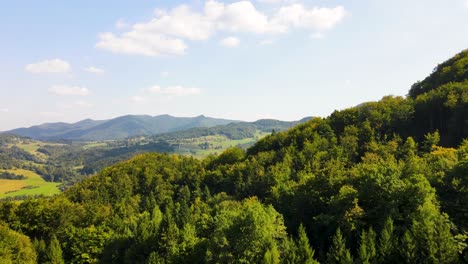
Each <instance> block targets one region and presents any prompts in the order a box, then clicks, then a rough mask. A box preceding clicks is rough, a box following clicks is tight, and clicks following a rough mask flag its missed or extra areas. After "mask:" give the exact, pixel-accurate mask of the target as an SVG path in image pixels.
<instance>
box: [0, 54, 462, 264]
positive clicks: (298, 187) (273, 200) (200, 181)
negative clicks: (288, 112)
mask: <svg viewBox="0 0 468 264" xmlns="http://www.w3.org/2000/svg"><path fill="white" fill-rule="evenodd" d="M457 56H458V57H456V58H461V59H463V58H466V56H467V53H466V52H464V53H461V54H459V55H457ZM461 69H462V70H461V71H466V70H467V69H466V67H462V68H461ZM438 71H444V70H443V68H440V67H439V68H438V69H437V70H436V71H435V72H434V73H433V75H434V74H438ZM454 74H455V73H454ZM456 74H457V75H456V76H453V82H451V81H450V80H449V79H447V80H448V81H447V82H446V81H444V82H443V83H440V85H438V84H434V85H433V87H432V88H431V89H429V90H426V91H423V92H421V93H417V94H415V95H414V96H410V97H407V98H404V97H394V96H387V97H384V98H383V99H382V100H380V101H378V102H371V103H365V104H362V105H360V106H358V107H354V108H350V109H346V110H343V111H335V112H334V113H332V114H331V115H330V116H329V117H327V118H314V119H312V120H309V121H308V122H306V123H304V124H300V125H298V126H296V127H294V128H292V129H290V130H289V131H287V132H277V133H273V134H272V135H271V136H267V137H265V138H263V139H261V140H260V141H259V142H258V143H256V144H255V145H254V146H253V147H251V148H250V149H248V150H247V151H243V150H242V149H239V148H231V149H229V150H227V151H225V152H224V153H222V154H221V155H219V156H210V157H208V158H206V159H204V160H202V161H200V160H197V159H194V158H190V157H182V156H177V155H167V154H143V155H140V156H137V157H135V158H133V159H131V160H129V161H126V162H122V163H119V164H117V165H114V166H111V167H108V168H106V169H104V170H102V171H101V172H100V173H98V174H97V175H95V176H93V177H90V178H88V179H86V180H84V181H83V182H81V183H79V184H77V185H75V186H74V187H72V188H70V189H69V190H67V191H66V192H65V193H63V194H62V195H58V196H55V197H53V198H48V199H46V198H42V199H29V200H26V201H23V202H22V203H16V202H3V203H2V204H0V219H1V220H2V221H3V223H2V224H0V232H2V234H3V236H0V244H1V247H0V248H2V251H1V253H0V254H3V255H1V256H3V257H4V258H5V259H7V258H10V259H12V258H15V257H18V258H19V257H21V263H35V262H36V261H37V262H39V263H45V262H48V261H49V262H52V263H60V262H57V261H63V260H65V262H66V263H98V262H99V263H319V262H320V263H466V262H467V261H468V250H467V243H468V210H467V208H468V139H467V133H468V127H467V126H468V112H467V111H468V82H467V80H466V78H464V79H463V78H461V79H459V78H458V77H457V76H466V74H465V73H463V72H462V73H461V75H459V71H458V70H457V71H456ZM463 74H465V75H463ZM444 78H448V77H447V76H446V77H444ZM428 82H429V81H428ZM413 87H414V86H413ZM424 87H429V86H424ZM31 241H32V242H31ZM36 258H37V260H36Z"/></svg>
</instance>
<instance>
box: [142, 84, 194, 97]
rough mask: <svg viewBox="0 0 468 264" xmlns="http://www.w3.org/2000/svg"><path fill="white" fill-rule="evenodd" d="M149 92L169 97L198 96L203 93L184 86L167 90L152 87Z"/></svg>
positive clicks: (156, 86) (171, 87)
mask: <svg viewBox="0 0 468 264" xmlns="http://www.w3.org/2000/svg"><path fill="white" fill-rule="evenodd" d="M148 92H150V93H153V94H163V95H168V96H188V95H196V94H200V93H201V89H199V88H186V87H183V86H180V85H178V86H169V87H166V88H161V87H160V86H158V85H155V86H152V87H150V88H149V89H148Z"/></svg>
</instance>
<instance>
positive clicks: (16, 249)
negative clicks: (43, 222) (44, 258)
mask: <svg viewBox="0 0 468 264" xmlns="http://www.w3.org/2000/svg"><path fill="white" fill-rule="evenodd" d="M36 258H37V255H36V250H35V248H34V246H33V244H32V243H31V240H30V239H29V238H28V237H27V236H25V235H22V234H20V233H17V232H15V231H13V230H11V229H10V228H8V226H6V225H5V224H4V223H1V222H0V262H1V263H5V264H9V263H11V264H16V263H17V264H20V263H21V264H23V263H24V264H29V263H31V264H32V263H36Z"/></svg>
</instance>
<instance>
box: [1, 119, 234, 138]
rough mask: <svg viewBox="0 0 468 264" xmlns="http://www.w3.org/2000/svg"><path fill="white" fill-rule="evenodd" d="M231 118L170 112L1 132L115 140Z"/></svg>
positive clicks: (39, 136)
mask: <svg viewBox="0 0 468 264" xmlns="http://www.w3.org/2000/svg"><path fill="white" fill-rule="evenodd" d="M233 122H239V121H235V120H227V119H217V118H211V117H205V116H203V115H200V116H196V117H174V116H170V115H159V116H149V115H126V116H121V117H117V118H114V119H109V120H91V119H86V120H82V121H79V122H77V123H72V124H69V123H46V124H42V125H38V126H32V127H29V128H18V129H13V130H10V131H6V132H4V133H9V134H15V135H20V136H25V137H30V138H34V139H41V140H61V139H65V140H83V141H95V140H96V141H97V140H115V139H124V138H127V137H135V136H140V135H157V134H162V133H170V132H174V131H180V130H186V129H190V128H194V127H213V126H219V125H227V124H230V123H233Z"/></svg>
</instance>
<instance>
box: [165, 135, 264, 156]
mask: <svg viewBox="0 0 468 264" xmlns="http://www.w3.org/2000/svg"><path fill="white" fill-rule="evenodd" d="M269 134H270V133H266V132H261V131H257V133H256V134H255V136H254V137H251V138H244V139H239V140H234V139H229V138H227V137H226V136H223V135H214V136H205V137H197V138H189V139H177V140H172V141H169V142H170V143H171V144H173V145H175V146H176V150H175V152H176V153H178V154H181V155H191V156H193V157H196V158H205V157H206V156H208V155H210V154H214V155H217V154H221V153H222V152H223V151H224V150H226V149H228V148H230V147H236V146H243V145H248V144H254V143H255V142H257V141H258V140H259V139H261V138H263V137H265V136H267V135H269ZM204 144H205V145H206V147H204V146H203V145H204Z"/></svg>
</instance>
